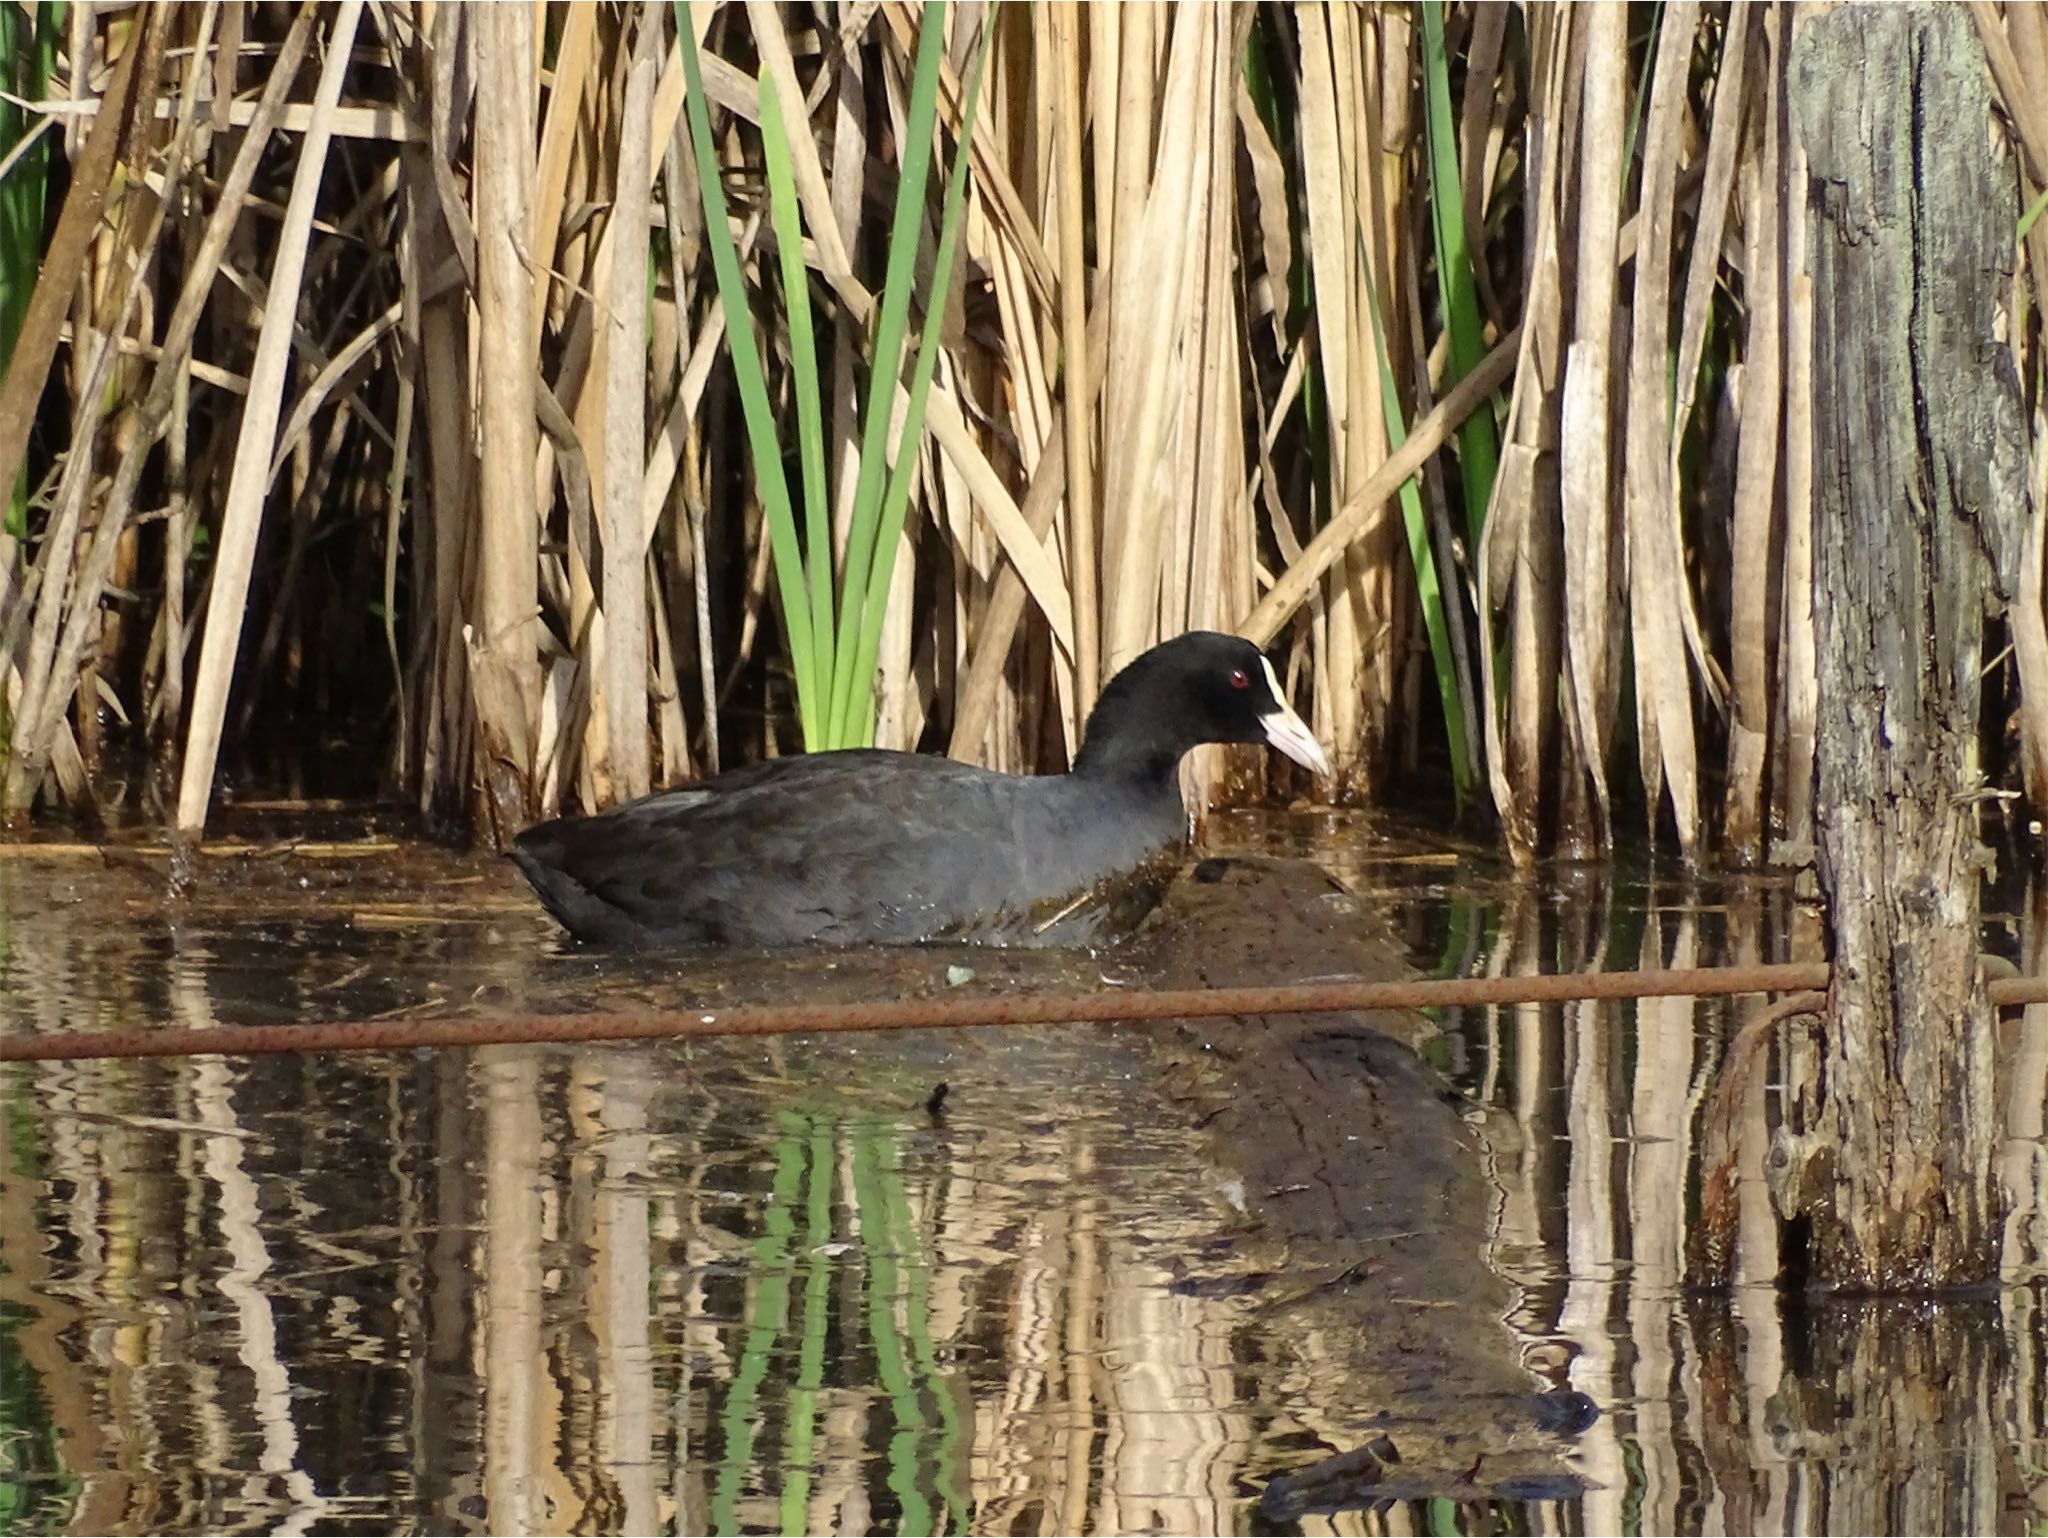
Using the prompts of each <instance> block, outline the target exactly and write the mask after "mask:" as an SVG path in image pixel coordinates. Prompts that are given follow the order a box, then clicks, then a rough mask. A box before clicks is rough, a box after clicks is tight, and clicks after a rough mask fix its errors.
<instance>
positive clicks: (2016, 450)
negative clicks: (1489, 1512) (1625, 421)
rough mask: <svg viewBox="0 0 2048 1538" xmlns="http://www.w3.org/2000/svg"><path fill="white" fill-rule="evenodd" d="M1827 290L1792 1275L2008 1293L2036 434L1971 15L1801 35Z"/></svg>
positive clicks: (1791, 1199) (1784, 1148)
mask: <svg viewBox="0 0 2048 1538" xmlns="http://www.w3.org/2000/svg"><path fill="white" fill-rule="evenodd" d="M1791 99H1792V105H1793V111H1794V116H1795V119H1796V122H1797V127H1798V132H1799V134H1800V137H1801V139H1802V141H1803V143H1804V145H1805V149H1806V154H1807V164H1808V168H1809V180H1808V187H1807V194H1808V196H1807V217H1808V219H1809V221H1810V225H1809V228H1810V232H1811V246H1812V252H1813V263H1814V288H1815V294H1816V301H1817V302H1816V313H1815V337H1814V399H1813V420H1814V458H1815V463H1814V506H1813V514H1812V516H1813V530H1814V563H1815V566H1814V575H1815V581H1814V616H1815V625H1816V631H1817V638H1818V640H1817V644H1818V672H1819V683H1820V691H1819V696H1820V714H1819V721H1818V737H1817V740H1816V744H1815V764H1816V771H1815V779H1816V791H1817V795H1816V798H1815V805H1816V819H1815V820H1816V844H1817V851H1818V856H1819V874H1820V882H1821V888H1822V892H1823V894H1824V896H1825V898H1826V901H1827V906H1828V910H1829V915H1830V919H1829V927H1830V930H1831V934H1832V940H1831V944H1832V950H1833V956H1832V960H1833V962H1834V966H1835V983H1834V987H1833V990H1832V992H1831V994H1830V997H1829V999H1828V1003H1827V1008H1826V1014H1825V1023H1824V1032H1823V1044H1822V1048H1821V1051H1820V1054H1819V1061H1818V1064H1817V1078H1816V1079H1815V1080H1814V1082H1813V1083H1812V1084H1811V1085H1810V1086H1809V1089H1810V1097H1811V1098H1810V1099H1809V1101H1808V1106H1809V1109H1810V1111H1811V1112H1812V1115H1813V1120H1812V1121H1811V1122H1810V1123H1808V1124H1807V1125H1806V1126H1804V1127H1803V1128H1790V1129H1788V1133H1787V1135H1786V1137H1785V1138H1784V1139H1783V1140H1781V1143H1780V1147H1779V1150H1778V1157H1776V1158H1775V1159H1774V1165H1775V1166H1776V1167H1775V1168H1774V1171H1773V1174H1774V1187H1775V1188H1776V1191H1777V1193H1778V1197H1777V1199H1778V1201H1779V1204H1780V1213H1781V1216H1782V1217H1783V1218H1784V1219H1785V1220H1786V1223H1785V1236H1784V1245H1783V1258H1784V1260H1785V1263H1786V1265H1787V1267H1788V1270H1789V1272H1790V1273H1791V1275H1790V1277H1789V1279H1790V1280H1792V1281H1794V1282H1797V1281H1800V1280H1805V1281H1807V1282H1809V1283H1810V1284H1812V1285H1814V1286H1818V1287H1822V1288H1826V1289H1830V1290H1846V1291H1893V1290H1903V1289H1930V1288H1931V1289H1942V1288H1955V1287H1964V1286H1971V1285H1976V1284H1982V1283H1985V1282H1987V1281H1990V1280H1992V1279H1994V1278H1995V1277H1996V1276H1997V1274H1998V1261H1997V1253H1996V1248H1997V1237H1998V1232H1999V1215H1998V1208H1999V1199H1998V1195H1997V1191H1996V1186H1995V1183H1994V1176H1993V1165H1992V1153H1993V1148H1994V1132H1995V1128H1996V1126H1997V1107H1996V1105H1995V1103H1994V1099H1993V1085H1992V1058H1993V1048H1994V1034H1993V1020H1992V1015H1991V1011H1990V1009H1989V1007H1988V1006H1987V1004H1986V1001H1985V996H1984V990H1983V987H1982V984H1981V982H1980V980H1979V978H1978V975H1977V925H1978V885H1979V878H1980V875H1981V873H1982V871H1983V869H1984V867H1985V864H1986V862H1987V856H1986V854H1985V852H1984V850H1983V849H1982V847H1981V845H1980V843H1979V840H1978V805H1979V802H1980V800H1981V789H1982V776H1981V774H1980V771H1979V767H1978V762H1977V740H1978V713H1979V712H1978V702H1979V696H1980V693H1981V685H1980V683H1979V670H1980V653H1981V649H1982V641H1983V624H1984V617H1985V610H1986V606H1987V604H1988V603H1989V602H1990V601H1992V598H1993V594H1994V592H2009V591H2010V590H2011V587H2012V581H2011V577H2012V573H2013V572H2014V570H2015V565H2016V562H2015V553H2016V548H2017V541H2018V537H2019V531H2020V528H2021V524H2022V519H2021V516H2020V506H2021V497H2022V487H2023V485H2024V482H2023V480H2022V476H2023V474H2024V467H2025V463H2026V450H2025V442H2026V439H2025V435H2024V432H2023V429H2022V423H2021V420H2020V413H2019V405H2018V393H2017V387H2016V384H2015V380H2014V374H2013V368H2012V362H2011V356H2010V353H2009V351H2008V349H2007V347H2006V344H2005V343H2004V341H2002V340H2001V339H2000V336H1999V332H1998V327H1997V315H1998V311H1999V309H2000V305H2001V301H2002V299H2003V297H2004V296H2005V295H2007V294H2009V293H2010V291H2011V282H2012V276H2011V263H2012V253H2013V228H2014V221H2015V219H2016V218H2017V215H2018V206H2017V201H2016V194H2015V189H2014V183H2013V174H2012V170H2011V168H2010V166H2000V165H1999V164H1998V163H1997V162H1996V161H1995V160H1994V158H1993V156H1992V153H1991V149H1990V138H1991V103H1990V100H1989V93H1988V91H1987V88H1986V85H1985V75H1984V59H1983V54H1982V51H1981V49H1980V47H1979V45H1978V42H1977V40H1976V38H1975V36H1974V34H1973V33H1972V31H1971V27H1970V21H1969V18H1968V16H1967V15H1966V14H1965V13H1964V12H1963V11H1962V9H1961V8H1960V7H1952V6H1938V7H1937V6H1919V5H1915V6H1905V7H1896V8H1895V7H1889V6H1876V7H1861V6H1856V7H1848V8H1845V9H1841V10H1836V11H1831V12H1829V13H1827V14H1825V15H1822V16H1820V17H1817V18H1816V19H1815V20H1813V21H1812V22H1810V23H1809V24H1808V25H1807V26H1805V27H1804V28H1803V29H1802V30H1801V32H1800V33H1799V35H1798V37H1797V38H1796V40H1795V42H1794V48H1793V59H1792V71H1791Z"/></svg>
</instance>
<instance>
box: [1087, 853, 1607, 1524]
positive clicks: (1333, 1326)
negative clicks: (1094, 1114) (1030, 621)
mask: <svg viewBox="0 0 2048 1538" xmlns="http://www.w3.org/2000/svg"><path fill="white" fill-rule="evenodd" d="M1127 958H1128V959H1129V960H1130V961H1131V962H1133V963H1134V964H1135V965H1137V966H1138V967H1140V968H1141V969H1142V970H1143V971H1144V972H1145V974H1146V975H1147V980H1148V981H1154V982H1157V983H1158V984H1159V985H1161V986H1182V987H1184V986H1188V985H1190V984H1191V983H1200V984H1206V985H1209V986H1214V987H1234V986H1242V985H1248V984H1255V983H1259V982H1268V981H1273V980H1276V979H1287V980H1300V979H1307V978H1318V977H1330V976H1346V977H1348V976H1354V975H1355V976H1361V977H1367V978H1394V977H1399V976H1401V975H1403V973H1404V972H1405V971H1406V970H1407V967H1406V964H1405V961H1404V959H1403V957H1402V955H1401V953H1400V950H1399V949H1398V947H1397V946H1395V945H1394V943H1393V942H1392V940H1391V939H1390V938H1389V937H1388V936H1387V935H1386V934H1385V933H1384V932H1383V931H1382V929H1381V928H1380V927H1379V926H1378V925H1377V924H1376V923H1375V922H1374V921H1373V920H1372V917H1371V915H1370V914H1369V913H1367V912H1365V911H1363V910H1362V908H1361V905H1360V903H1359V902H1358V900H1357V899H1355V898H1353V897H1351V896H1350V895H1349V894H1348V893H1346V892H1345V891H1344V890H1343V888H1342V887H1341V886H1339V885H1338V883H1337V882H1336V881H1335V880H1334V879H1332V878H1331V877H1330V876H1328V875H1327V874H1325V873H1324V872H1323V871H1321V870H1320V869H1319V868H1317V867H1316V866H1314V865H1311V864H1308V863H1306V862H1302V861H1289V860H1269V859H1250V858H1235V859H1228V860H1222V859H1216V860H1206V861H1203V862H1201V863H1200V864H1199V865H1197V866H1196V867H1195V868H1194V869H1193V870H1191V871H1190V872H1189V873H1188V874H1187V875H1186V876H1184V877H1183V878H1182V879H1181V880H1180V881H1179V882H1178V883H1176V884H1175V886H1174V887H1173V888H1172V890H1171V891H1170V892H1169V893H1168V896H1167V900H1166V901H1165V903H1164V904H1163V905H1162V906H1161V907H1160V909H1159V911H1158V912H1157V913H1155V914H1154V915H1153V917H1152V920H1151V921H1150V922H1149V923H1148V924H1147V926H1146V928H1145V929H1144V930H1143V932H1142V933H1141V934H1140V935H1138V936H1137V937H1136V938H1135V939H1134V940H1133V942H1132V944H1131V947H1130V949H1129V951H1128V952H1127ZM1431 1034H1433V1028H1432V1027H1431V1026H1430V1024H1429V1022H1428V1021H1427V1020H1425V1019H1423V1018H1422V1017H1421V1016H1418V1015H1414V1014H1408V1013H1403V1012H1386V1013H1370V1014H1353V1015H1271V1016H1263V1017H1258V1018H1250V1019H1236V1020H1200V1021H1188V1022H1183V1023H1180V1024H1178V1025H1176V1026H1173V1027H1170V1028H1168V1029H1166V1030H1162V1031H1158V1032H1155V1033H1153V1035H1152V1040H1153V1042H1154V1044H1155V1047H1156V1050H1157V1051H1158V1053H1159V1054H1160V1055H1161V1057H1162V1058H1163V1059H1164V1061H1165V1068H1164V1072H1165V1074H1166V1077H1167V1080H1168V1083H1169V1084H1170V1086H1171V1090H1172V1093H1173V1095H1174V1098H1175V1099H1176V1101H1178V1102H1179V1103H1182V1104H1184V1105H1185V1106H1186V1108H1187V1113H1188V1117H1189V1120H1190V1122H1191V1124H1193V1125H1195V1126H1197V1127H1199V1128H1200V1129H1201V1130H1202V1131H1203V1133H1204V1134H1205V1135H1206V1137H1207V1138H1208V1141H1209V1146H1210V1149H1211V1152H1212V1154H1213V1157H1214V1158H1215V1159H1216V1160H1217V1162H1218V1163H1219V1164H1221V1165H1223V1166H1224V1167H1225V1168H1226V1169H1228V1170H1230V1171H1232V1172H1233V1173H1234V1174H1235V1177H1236V1179H1237V1180H1238V1181H1239V1182H1241V1186H1242V1192H1241V1194H1242V1206H1243V1211H1244V1232H1243V1242H1242V1244H1241V1245H1240V1246H1239V1247H1238V1249H1237V1252H1236V1254H1235V1255H1234V1256H1233V1257H1232V1260H1231V1263H1230V1265H1229V1266H1228V1268H1227V1269H1217V1270H1215V1271H1213V1272H1211V1273H1210V1274H1206V1275H1203V1274H1190V1275H1189V1276H1187V1277H1185V1278H1183V1280H1182V1283H1181V1285H1183V1286H1185V1287H1188V1288H1192V1289H1201V1288H1207V1289H1217V1290H1223V1289H1230V1290H1233V1291H1236V1292H1241V1293H1242V1294H1243V1295H1245V1296H1248V1297H1252V1298H1256V1299H1259V1300H1261V1301H1262V1302H1263V1304H1264V1317H1263V1318H1262V1320H1261V1324H1262V1325H1263V1326H1264V1327H1265V1328H1266V1329H1268V1330H1269V1331H1270V1332H1271V1335H1272V1338H1273V1341H1274V1343H1275V1345H1276V1346H1277V1347H1278V1348H1279V1349H1281V1350H1284V1351H1285V1352H1287V1353H1289V1354H1290V1355H1291V1357H1292V1363H1291V1367H1292V1375H1293V1376H1294V1377H1295V1378H1296V1379H1298V1380H1299V1381H1300V1382H1301V1383H1302V1384H1303V1385H1305V1386H1307V1385H1315V1384H1325V1385H1326V1384H1328V1383H1330V1382H1342V1383H1345V1384H1348V1385H1350V1388H1349V1391H1348V1392H1347V1395H1346V1400H1347V1403H1346V1404H1345V1405H1343V1406H1341V1407H1338V1408H1335V1409H1332V1408H1331V1407H1329V1406H1328V1404H1327V1402H1326V1401H1327V1396H1326V1395H1322V1394H1317V1395H1314V1396H1312V1397H1314V1398H1315V1399H1317V1400H1319V1401H1324V1403H1322V1404H1321V1405H1320V1407H1319V1413H1318V1414H1316V1415H1315V1416H1314V1417H1312V1419H1313V1420H1314V1421H1316V1422H1319V1424H1316V1425H1315V1427H1314V1429H1315V1430H1316V1432H1317V1433H1318V1434H1319V1435H1320V1436H1321V1437H1322V1438H1323V1439H1324V1441H1325V1442H1326V1443H1327V1445H1328V1446H1329V1447H1331V1448H1332V1449H1334V1450H1335V1452H1336V1456H1333V1457H1331V1458H1329V1459H1327V1460H1325V1461H1324V1462H1322V1463H1314V1462H1310V1463H1309V1464H1307V1465H1305V1467H1304V1468H1303V1469H1301V1470H1298V1471H1296V1472H1295V1473H1294V1474H1292V1475H1290V1476H1288V1477H1287V1479H1286V1480H1284V1481H1276V1482H1275V1488H1274V1489H1272V1490H1269V1491H1268V1493H1267V1496H1266V1501H1265V1505H1266V1509H1267V1513H1268V1515H1269V1516H1272V1517H1275V1518H1285V1517H1289V1516H1293V1515H1298V1514H1300V1513H1302V1512H1304V1511H1311V1510H1332V1509H1341V1508H1343V1507H1350V1506H1365V1505H1370V1504H1372V1503H1373V1502H1374V1501H1376V1500H1379V1499H1385V1498H1398V1497H1411V1496H1444V1497H1451V1498H1460V1499H1466V1498H1469V1499H1478V1498H1493V1499H1509V1500H1513V1499H1527V1498H1532V1497H1536V1498H1540V1497H1550V1498H1554V1497H1557V1496H1560V1495H1566V1494H1570V1493H1573V1492H1575V1491H1576V1490H1577V1489H1578V1488H1580V1484H1579V1481H1578V1480H1577V1479H1576V1478H1575V1477H1574V1476H1573V1475H1571V1474H1570V1473H1569V1472H1568V1471H1567V1469H1566V1466H1565V1463H1564V1461H1563V1455H1564V1453H1565V1452H1566V1451H1567V1449H1568V1447H1569V1439H1570V1437H1571V1436H1572V1435H1573V1434H1574V1433H1575V1432H1577V1431H1579V1430H1582V1429H1583V1428H1584V1425H1585V1423H1586V1422H1587V1421H1588V1419H1589V1418H1590V1417H1591V1416H1592V1415H1593V1413H1595V1407H1594V1406H1592V1405H1591V1404H1590V1402H1587V1401H1584V1400H1583V1399H1582V1398H1581V1397H1580V1396H1576V1395H1570V1394H1546V1393H1545V1392H1544V1390H1545V1388H1546V1385H1545V1384H1543V1383H1541V1382H1539V1381H1538V1380H1537V1379H1536V1378H1535V1377H1534V1376H1533V1375H1532V1374H1531V1373H1529V1372H1528V1371H1527V1370H1525V1369H1524V1368H1523V1367H1522V1365H1521V1364H1520V1362H1519V1361H1518V1360H1517V1357H1516V1353H1515V1349H1514V1343H1513V1341H1512V1339H1511V1337H1510V1335H1509V1333H1508V1331H1507V1329H1506V1327H1505V1326H1504V1325H1503V1324H1502V1322H1501V1320H1502V1317H1503V1315H1504V1314H1505V1313H1506V1311H1507V1310H1508V1308H1509V1306H1510V1304H1511V1302H1512V1297H1511V1291H1510V1288H1509V1286H1508V1284H1507V1283H1506V1282H1504V1281H1503V1280H1502V1279H1501V1278H1500V1277H1499V1276H1497V1275H1496V1274H1495V1273H1494V1272H1493V1271H1492V1270H1491V1269H1490V1268H1489V1267H1488V1265H1487V1264H1486V1260H1485V1249H1486V1243H1487V1235H1488V1221H1489V1214H1490V1210H1491V1204H1492V1203H1493V1201H1494V1199H1495V1191H1494V1188H1493V1186H1492V1185H1491V1184H1490V1183H1489V1181H1488V1180H1487V1178H1486V1175H1485V1159H1486V1150H1485V1148H1484V1146H1483V1144H1482V1140H1481V1139H1480V1137H1479V1136H1478V1135H1477V1132H1476V1131H1475V1128H1474V1125H1473V1124H1472V1118H1475V1117H1476V1116H1477V1115H1478V1114H1479V1113H1478V1111H1477V1109H1476V1108H1474V1107H1472V1106H1470V1105H1469V1104H1468V1102H1467V1101H1466V1099H1465V1097H1464V1096H1462V1095H1461V1094H1459V1093H1458V1092H1457V1091H1456V1090H1455V1089H1453V1088H1452V1087H1451V1086H1450V1085H1449V1084H1448V1083H1447V1082H1446V1081H1445V1080H1444V1079H1443V1078H1442V1077H1441V1076H1440V1075H1439V1074H1438V1073H1437V1072H1436V1070H1435V1069H1434V1068H1432V1067H1430V1066H1429V1065H1428V1064H1427V1063H1426V1062H1424V1061H1423V1059H1422V1058H1421V1057H1419V1056H1418V1055H1417V1052H1416V1050H1415V1049H1416V1047H1417V1046H1419V1045H1420V1044H1422V1043H1423V1042H1424V1041H1425V1040H1426V1039H1427V1038H1428V1037H1429V1036H1430V1035H1431ZM1232 1194H1233V1197H1235V1196H1236V1195H1237V1194H1238V1192H1237V1191H1236V1189H1235V1188H1233V1191H1232Z"/></svg>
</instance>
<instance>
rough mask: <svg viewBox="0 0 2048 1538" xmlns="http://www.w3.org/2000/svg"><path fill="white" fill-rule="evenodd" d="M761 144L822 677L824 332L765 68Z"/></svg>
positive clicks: (827, 579) (826, 588)
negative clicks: (815, 317)
mask: <svg viewBox="0 0 2048 1538" xmlns="http://www.w3.org/2000/svg"><path fill="white" fill-rule="evenodd" d="M761 144H762V148H763V151H764V159H765V160H766V162H767V167H768V215H769V218H770V220H771V221H772V223H773V225H774V228H775V245H776V249H777V251H778V253H779V255H780V256H781V259H782V301H783V307H784V310H785V311H786V313H787V317H788V323H789V359H790V368H791V372H792V373H793V374H794V375H795V379H794V381H793V385H794V393H795V395H796V442H797V460H798V464H799V465H800V466H801V468H802V473H803V488H804V575H805V576H806V578H807V579H808V580H809V583H810V592H811V622H812V625H813V627H814V634H815V636H816V640H817V646H818V657H817V676H818V678H819V679H820V680H824V679H827V678H830V677H831V676H832V675H833V672H834V669H833V665H832V653H833V649H834V634H835V629H834V622H833V617H832V522H831V514H830V511H829V504H828V502H827V501H826V496H825V418H824V407H823V405H822V404H821V397H820V395H819V392H818V338H817V330H816V328H815V327H814V326H813V325H812V323H811V278H810V269H809V268H808V267H807V266H805V264H804V226H803V214H802V211H801V210H800V209H799V208H798V206H797V199H796V167H795V163H794V162H793V161H792V160H791V159H790V154H789V131H788V129H787V128H785V127H784V126H783V121H782V102H781V97H780V93H779V92H777V91H776V89H775V81H774V78H773V77H772V76H771V75H770V74H769V73H768V71H766V70H765V69H764V70H763V71H761Z"/></svg>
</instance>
